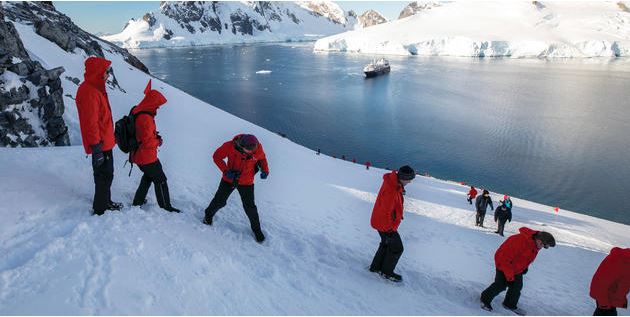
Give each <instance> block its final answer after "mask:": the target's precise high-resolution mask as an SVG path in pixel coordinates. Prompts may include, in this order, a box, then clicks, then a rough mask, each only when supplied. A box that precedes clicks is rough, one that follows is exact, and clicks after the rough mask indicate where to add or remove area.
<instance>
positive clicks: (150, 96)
mask: <svg viewBox="0 0 630 317" xmlns="http://www.w3.org/2000/svg"><path fill="white" fill-rule="evenodd" d="M166 101H167V100H166V98H165V97H164V95H162V93H160V92H159V91H157V90H155V89H151V80H150V79H149V83H148V84H147V87H146V88H145V89H144V99H142V101H140V103H139V104H138V105H137V106H136V108H135V109H134V111H133V113H138V112H140V111H147V112H151V113H153V114H155V113H156V111H157V109H158V108H159V107H160V106H161V105H163V104H165V103H166Z"/></svg>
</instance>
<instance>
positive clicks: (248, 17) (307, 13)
mask: <svg viewBox="0 0 630 317" xmlns="http://www.w3.org/2000/svg"><path fill="white" fill-rule="evenodd" d="M356 23H357V19H356V14H355V13H354V12H352V11H350V12H344V10H343V9H341V7H339V5H337V4H336V3H334V2H331V1H301V2H283V1H279V2H273V1H240V2H230V1H213V2H210V1H208V2H205V1H184V2H168V1H163V2H161V4H160V8H159V10H157V11H154V12H149V13H147V14H145V15H144V16H143V17H142V18H141V19H137V20H136V19H132V20H130V21H129V22H127V24H126V25H125V27H124V29H123V30H122V32H121V33H119V34H114V35H109V36H105V37H103V38H104V39H106V40H108V41H111V42H114V43H116V44H119V45H120V46H122V47H126V48H147V47H171V46H193V45H206V44H224V43H253V42H274V41H312V40H315V39H317V38H321V37H323V36H327V35H331V34H337V33H341V32H345V31H347V30H352V29H354V27H355V25H356Z"/></svg>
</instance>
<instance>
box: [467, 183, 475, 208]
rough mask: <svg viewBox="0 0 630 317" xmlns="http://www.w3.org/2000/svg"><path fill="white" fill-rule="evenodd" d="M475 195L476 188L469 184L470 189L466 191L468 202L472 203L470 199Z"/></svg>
mask: <svg viewBox="0 0 630 317" xmlns="http://www.w3.org/2000/svg"><path fill="white" fill-rule="evenodd" d="M475 197H477V189H476V188H475V186H470V190H469V191H468V199H467V200H468V203H469V204H471V205H472V200H473V199H475Z"/></svg>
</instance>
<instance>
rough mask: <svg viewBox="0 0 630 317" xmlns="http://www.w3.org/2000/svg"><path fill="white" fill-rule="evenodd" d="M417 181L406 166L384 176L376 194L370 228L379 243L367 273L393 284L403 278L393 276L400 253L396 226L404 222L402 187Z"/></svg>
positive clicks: (397, 275) (401, 245) (401, 249)
mask: <svg viewBox="0 0 630 317" xmlns="http://www.w3.org/2000/svg"><path fill="white" fill-rule="evenodd" d="M415 177H416V172H415V171H414V170H413V169H412V168H411V167H409V166H408V165H405V166H403V167H401V168H399V169H398V172H396V171H392V172H390V173H387V174H385V175H384V176H383V185H381V189H380V190H379V192H378V196H377V197H376V202H375V203H374V209H373V210H372V218H371V220H370V223H371V225H372V228H374V229H376V230H377V231H378V234H379V235H380V237H381V243H380V244H379V246H378V250H377V251H376V254H375V255H374V259H373V260H372V264H371V265H370V271H371V272H376V273H380V274H381V276H383V277H384V278H386V279H389V280H391V281H394V282H400V281H402V276H400V275H399V274H396V273H394V269H395V268H396V264H397V263H398V260H399V259H400V256H401V255H402V253H403V250H404V249H403V244H402V240H401V239H400V235H399V234H398V226H399V225H400V221H401V220H402V219H403V203H404V198H403V195H404V194H405V186H406V185H407V184H409V183H411V181H412V180H413V179H414V178H415Z"/></svg>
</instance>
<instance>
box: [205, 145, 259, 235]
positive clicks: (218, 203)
mask: <svg viewBox="0 0 630 317" xmlns="http://www.w3.org/2000/svg"><path fill="white" fill-rule="evenodd" d="M212 158H213V159H214V163H215V164H216V165H217V167H219V170H221V172H222V173H223V178H222V179H221V183H220V184H219V189H217V192H216V194H215V195H214V198H213V199H212V201H211V202H210V205H208V208H206V210H205V217H204V219H203V223H205V224H207V225H209V226H210V225H212V219H213V217H214V215H215V214H216V213H217V211H219V209H221V208H223V207H224V206H225V204H226V202H227V199H228V197H230V194H231V193H232V191H234V189H235V188H236V189H237V190H238V193H239V194H240V195H241V201H242V202H243V209H245V214H247V217H248V218H249V223H250V225H251V228H252V231H253V232H254V237H255V238H256V241H257V242H259V243H262V242H263V241H265V235H264V234H263V232H262V230H261V228H260V220H259V218H258V209H257V208H256V204H255V202H254V176H255V175H256V173H258V170H259V169H260V170H261V171H262V172H261V173H260V178H261V179H267V176H269V166H268V164H267V157H266V156H265V151H264V150H263V147H262V144H260V143H259V142H258V139H256V137H255V136H253V135H251V134H239V135H237V136H235V137H234V139H232V140H231V141H228V142H225V143H224V144H223V145H221V147H219V148H218V149H217V150H216V151H215V152H214V155H213V156H212ZM226 158H227V164H226V163H225V161H224V160H225V159H226Z"/></svg>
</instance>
